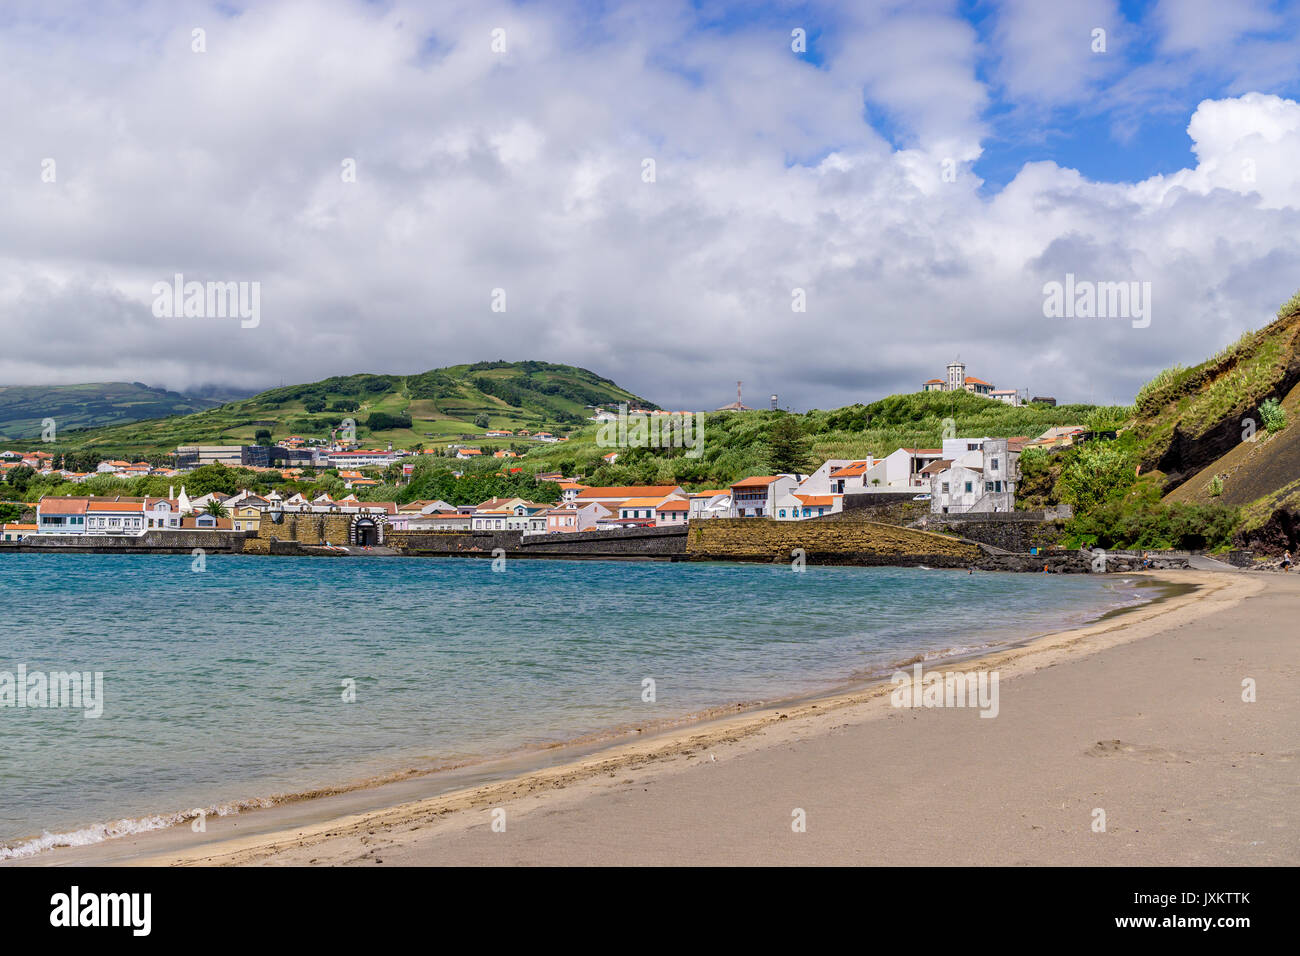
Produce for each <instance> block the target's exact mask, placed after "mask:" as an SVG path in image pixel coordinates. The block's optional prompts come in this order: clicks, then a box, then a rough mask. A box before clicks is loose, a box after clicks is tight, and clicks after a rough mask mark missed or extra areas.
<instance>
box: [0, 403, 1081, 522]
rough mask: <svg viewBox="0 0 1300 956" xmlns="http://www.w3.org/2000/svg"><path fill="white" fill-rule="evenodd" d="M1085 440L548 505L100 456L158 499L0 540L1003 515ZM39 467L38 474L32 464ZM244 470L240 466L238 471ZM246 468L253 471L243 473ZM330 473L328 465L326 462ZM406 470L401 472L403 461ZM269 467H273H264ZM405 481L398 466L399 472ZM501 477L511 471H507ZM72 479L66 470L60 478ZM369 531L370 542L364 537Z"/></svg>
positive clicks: (978, 441) (604, 491)
mask: <svg viewBox="0 0 1300 956" xmlns="http://www.w3.org/2000/svg"><path fill="white" fill-rule="evenodd" d="M1085 435H1086V432H1085V430H1084V429H1083V428H1082V427H1072V428H1052V429H1049V430H1048V431H1047V432H1045V433H1044V434H1043V435H1040V436H1037V437H1035V438H1028V437H1024V438H1010V439H1007V438H987V437H969V438H951V439H945V440H944V441H943V444H942V447H940V448H899V449H896V450H895V451H893V452H891V453H890V454H888V455H886V456H884V457H883V458H864V459H858V460H848V459H830V460H827V461H824V462H822V463H821V464H820V465H819V466H818V467H817V468H816V469H815V470H813V471H812V472H811V473H810V474H776V475H751V476H747V477H745V478H742V479H740V480H738V481H735V482H733V483H732V484H730V485H729V486H728V487H725V488H715V489H706V490H698V491H688V490H686V489H684V488H682V487H681V486H678V485H631V486H619V487H599V486H590V485H586V484H584V483H583V482H582V481H581V480H579V479H577V478H575V477H566V476H564V475H562V474H560V473H557V472H548V473H541V474H537V475H535V476H534V477H535V478H536V479H537V480H539V481H545V482H554V483H555V484H556V485H557V486H558V490H559V501H558V502H554V503H548V502H535V501H528V500H525V499H523V498H492V499H489V500H486V501H482V502H480V503H478V504H475V505H459V506H457V505H452V504H449V503H448V502H446V501H441V500H430V501H413V502H409V503H404V504H399V503H398V502H394V501H367V500H362V499H360V498H359V497H358V496H357V493H356V491H351V492H350V493H349V494H347V495H344V496H341V497H337V498H334V497H330V496H329V495H328V494H320V495H318V496H316V497H314V498H311V499H308V498H306V497H304V496H303V495H302V494H294V495H291V496H288V497H285V496H282V495H281V494H279V493H278V492H275V491H272V492H271V493H269V494H267V495H264V496H263V495H257V494H253V493H250V492H248V491H241V492H239V493H237V494H233V495H225V494H221V493H220V492H210V493H208V494H205V495H200V496H193V497H192V496H190V495H189V494H188V493H187V491H186V488H185V485H184V477H185V474H186V473H187V471H188V470H189V469H179V468H160V469H153V468H150V467H149V465H148V464H147V463H127V462H118V461H107V462H103V463H101V466H100V468H99V470H98V472H97V473H99V474H115V475H123V476H132V477H135V476H139V475H154V476H163V477H167V478H174V479H176V480H177V481H179V482H180V484H179V491H177V490H176V488H175V487H173V488H172V489H171V490H170V491H169V493H168V495H167V496H166V497H156V498H154V497H135V498H132V497H121V496H112V497H104V496H95V495H85V496H73V495H69V496H57V497H56V496H48V495H47V496H45V497H42V498H41V499H40V500H39V501H38V502H36V506H35V512H36V515H35V517H36V520H35V521H34V522H17V523H9V524H5V525H3V526H2V528H0V534H2V535H3V540H5V541H22V540H24V539H26V538H28V537H30V536H33V535H38V536H39V535H127V536H131V535H134V536H139V535H143V534H145V533H146V532H149V531H203V530H212V531H236V532H247V533H250V534H254V535H255V534H256V533H257V532H258V530H259V528H260V526H261V523H262V521H263V520H264V517H265V516H266V515H267V514H268V513H298V514H312V513H320V514H355V515H369V516H373V517H374V518H375V519H378V520H376V521H375V522H374V523H372V524H362V525H361V526H360V530H361V533H360V535H359V540H357V541H354V542H352V543H357V544H362V545H364V544H368V543H377V542H378V540H379V537H380V534H379V532H378V528H379V527H380V526H381V525H382V526H383V527H386V528H387V529H389V530H393V531H518V532H521V533H523V534H526V535H546V534H571V533H576V532H584V531H611V530H618V529H628V528H653V527H665V526H680V525H685V524H686V523H688V522H691V521H700V520H707V519H710V518H771V519H775V520H777V521H802V520H808V519H815V518H823V517H827V516H830V515H834V514H837V513H839V512H841V511H842V510H843V508H844V501H845V497H846V496H848V495H859V494H864V493H871V494H873V495H876V496H878V497H879V498H880V499H882V500H891V499H892V500H896V501H916V502H928V503H929V510H930V511H931V512H932V513H934V514H960V513H989V514H996V513H999V512H1001V513H1008V512H1011V511H1013V510H1014V509H1015V492H1016V482H1017V480H1018V478H1019V470H1018V462H1019V458H1020V455H1021V454H1022V452H1023V451H1024V450H1025V449H1026V448H1028V447H1035V446H1036V447H1043V448H1049V449H1050V448H1060V447H1065V446H1068V445H1070V444H1072V443H1073V442H1075V441H1077V440H1081V439H1082V438H1083V437H1084V436H1085ZM241 451H243V450H242V449H241V448H239V446H229V447H222V446H211V447H206V448H203V449H201V451H200V460H199V463H197V464H195V465H194V467H201V466H202V465H207V464H218V463H221V462H220V461H219V460H217V459H220V458H223V457H224V458H229V459H234V458H235V456H236V455H238V454H240V453H241ZM38 455H42V453H36V454H35V455H31V456H20V455H16V454H15V453H12V452H3V453H0V458H3V459H4V464H3V465H0V467H6V468H9V467H15V466H17V465H18V464H25V465H27V466H28V467H32V468H34V469H35V470H36V471H37V472H38V473H40V474H49V473H52V470H51V469H49V467H48V463H47V462H46V461H44V460H43V459H42V458H41V457H37V456H38ZM412 457H413V456H412V455H411V454H410V453H408V452H405V451H402V450H383V451H380V450H374V449H361V450H340V449H329V450H327V451H322V453H321V458H322V463H326V462H329V463H333V462H335V461H347V462H353V463H356V468H360V467H361V464H362V463H364V465H367V466H376V467H377V466H386V465H391V464H395V463H397V464H400V463H403V462H404V461H405V460H406V459H409V458H412ZM42 466H43V467H42ZM244 467H247V466H244ZM253 467H257V466H253ZM335 467H338V466H337V465H336V466H335ZM407 467H408V468H409V466H407ZM271 470H275V469H271ZM403 470H404V471H406V473H407V474H409V471H408V470H407V469H406V468H404V469H403ZM508 470H509V471H519V470H520V469H519V468H518V467H514V468H509V469H508ZM338 473H339V477H340V478H341V479H344V480H345V481H347V482H348V487H349V488H355V489H357V490H360V489H362V488H365V487H368V486H369V485H371V484H375V483H377V482H376V479H372V478H366V477H364V476H363V474H362V472H361V471H360V470H355V469H348V468H342V467H340V468H339V472H338ZM66 477H69V478H70V480H73V481H76V480H77V478H78V477H81V476H76V475H70V476H66ZM369 529H374V530H375V534H374V536H373V537H371V536H370V535H367V534H366V533H365V532H366V531H367V530H369Z"/></svg>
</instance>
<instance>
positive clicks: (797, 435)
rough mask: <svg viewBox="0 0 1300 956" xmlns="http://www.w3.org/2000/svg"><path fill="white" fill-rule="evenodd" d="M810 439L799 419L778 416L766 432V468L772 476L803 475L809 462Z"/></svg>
mask: <svg viewBox="0 0 1300 956" xmlns="http://www.w3.org/2000/svg"><path fill="white" fill-rule="evenodd" d="M811 444H812V442H811V439H810V438H809V437H808V436H807V435H806V434H805V433H804V430H803V426H802V425H800V424H799V419H797V418H795V417H794V416H793V415H780V416H778V417H777V419H776V421H775V422H773V423H772V425H771V427H770V428H768V430H767V467H768V470H769V471H770V472H772V474H782V473H786V472H790V473H793V474H803V473H804V472H805V471H807V469H808V464H809V462H810V461H811V457H812V456H811V455H810V453H809V450H810V448H811Z"/></svg>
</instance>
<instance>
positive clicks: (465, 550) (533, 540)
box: [386, 527, 686, 558]
mask: <svg viewBox="0 0 1300 956" xmlns="http://www.w3.org/2000/svg"><path fill="white" fill-rule="evenodd" d="M386 543H387V544H388V545H389V546H390V547H393V548H396V549H397V550H399V551H401V552H403V553H404V554H474V553H484V554H491V553H492V552H493V551H494V550H496V549H497V548H503V549H504V550H505V551H506V553H507V554H510V555H514V556H518V557H528V556H530V555H533V556H537V557H544V556H556V557H564V556H571V557H601V556H605V555H608V556H621V557H633V556H641V557H669V558H670V557H673V556H675V555H683V554H685V553H686V529H685V528H684V527H673V528H626V529H622V530H615V531H580V532H576V533H573V534H546V535H540V534H530V535H526V534H522V533H521V532H518V531H390V532H388V535H387V538H386Z"/></svg>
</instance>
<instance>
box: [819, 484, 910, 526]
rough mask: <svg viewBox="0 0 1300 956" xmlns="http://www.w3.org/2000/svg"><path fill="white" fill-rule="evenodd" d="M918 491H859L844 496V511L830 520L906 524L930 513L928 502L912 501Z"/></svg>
mask: <svg viewBox="0 0 1300 956" xmlns="http://www.w3.org/2000/svg"><path fill="white" fill-rule="evenodd" d="M917 494H920V489H919V488H918V489H916V490H915V491H911V490H909V492H908V493H907V494H905V495H896V494H886V493H884V492H879V491H860V492H857V493H856V494H846V495H845V496H844V504H843V507H844V510H843V511H840V512H838V513H836V514H834V515H830V516H829V517H830V519H833V520H839V521H845V520H847V521H861V520H863V519H866V520H868V521H884V522H887V523H889V524H908V523H909V522H912V521H915V520H916V519H918V518H923V517H925V516H926V515H928V514H929V513H930V502H928V501H913V500H912V499H913V498H914V497H915V496H916V495H917Z"/></svg>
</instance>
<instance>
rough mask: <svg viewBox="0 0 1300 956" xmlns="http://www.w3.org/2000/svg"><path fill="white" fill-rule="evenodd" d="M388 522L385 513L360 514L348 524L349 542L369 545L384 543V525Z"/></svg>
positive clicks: (364, 545)
mask: <svg viewBox="0 0 1300 956" xmlns="http://www.w3.org/2000/svg"><path fill="white" fill-rule="evenodd" d="M387 524H388V516H387V515H385V514H369V513H363V514H358V515H357V516H356V517H354V518H353V519H352V523H351V524H349V525H348V544H355V545H357V546H358V547H368V546H372V545H379V544H383V543H384V527H385V526H386V525H387Z"/></svg>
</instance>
